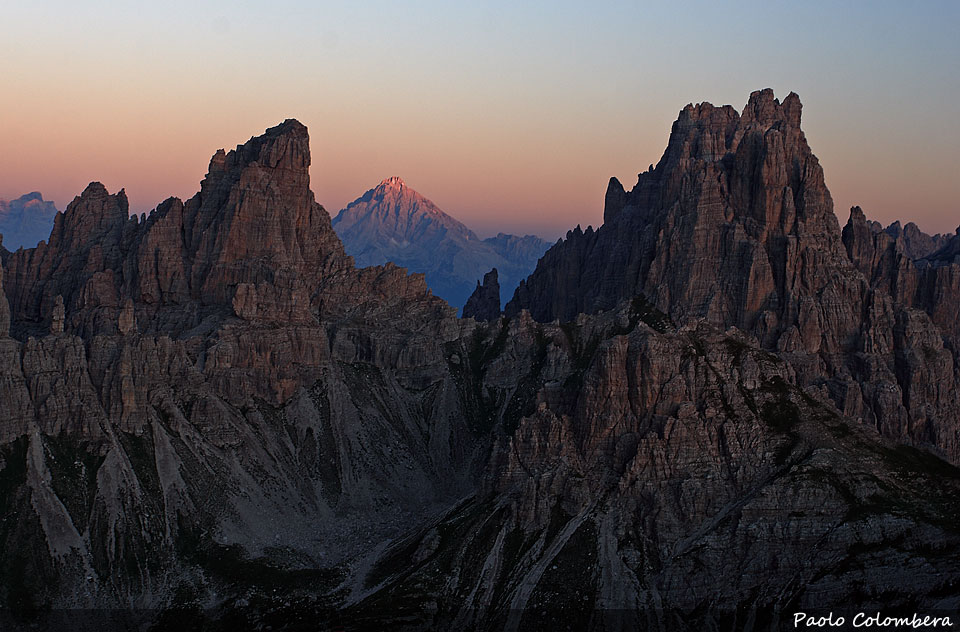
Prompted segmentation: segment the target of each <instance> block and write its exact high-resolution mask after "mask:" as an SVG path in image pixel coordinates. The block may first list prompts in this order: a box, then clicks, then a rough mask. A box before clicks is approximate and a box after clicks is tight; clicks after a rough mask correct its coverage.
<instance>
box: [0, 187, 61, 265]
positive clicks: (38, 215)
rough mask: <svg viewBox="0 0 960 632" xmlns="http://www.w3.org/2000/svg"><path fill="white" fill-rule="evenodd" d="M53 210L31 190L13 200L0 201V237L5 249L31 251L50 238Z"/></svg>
mask: <svg viewBox="0 0 960 632" xmlns="http://www.w3.org/2000/svg"><path fill="white" fill-rule="evenodd" d="M56 214H57V207H56V206H54V205H53V202H47V201H44V199H43V195H41V194H40V193H39V192H37V191H34V192H33V193H27V194H26V195H21V196H20V197H18V198H17V199H15V200H11V201H9V202H8V201H7V200H0V235H3V246H4V248H6V249H7V250H11V251H13V250H16V249H17V248H19V247H21V246H23V247H24V248H33V247H34V246H36V245H37V244H38V243H40V240H41V239H46V238H47V237H49V236H50V229H51V228H53V218H54V216H55V215H56Z"/></svg>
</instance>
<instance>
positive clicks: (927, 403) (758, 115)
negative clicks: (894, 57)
mask: <svg viewBox="0 0 960 632" xmlns="http://www.w3.org/2000/svg"><path fill="white" fill-rule="evenodd" d="M800 113H801V105H800V100H799V98H798V97H797V95H795V94H792V93H791V94H790V95H789V96H788V97H787V98H786V99H785V100H784V101H783V103H780V102H779V101H778V100H777V99H775V98H774V95H773V92H772V91H771V90H763V91H759V92H755V93H753V94H752V95H751V96H750V99H749V102H748V103H747V105H746V107H745V108H744V110H743V112H742V113H739V114H738V113H737V111H736V110H734V109H733V108H732V107H730V106H724V107H720V108H717V107H714V106H712V105H710V104H709V103H702V104H699V105H696V106H693V105H688V106H687V107H686V108H684V109H683V110H682V111H681V112H680V116H679V118H678V120H677V122H676V123H674V125H673V130H672V132H671V134H670V140H669V142H668V144H667V149H666V151H665V152H664V154H663V157H662V158H661V159H660V162H659V163H658V164H657V166H656V167H655V168H653V169H651V170H649V171H646V172H644V173H642V174H640V176H639V178H638V181H637V184H636V186H634V188H633V189H632V190H631V191H630V192H626V191H624V190H623V188H622V187H621V186H620V184H619V182H617V181H616V180H612V181H611V182H610V185H609V187H608V191H607V196H606V200H605V209H604V225H603V226H602V227H601V228H600V229H599V230H597V231H593V230H590V229H588V230H587V231H586V232H583V231H580V230H579V228H578V229H577V230H576V231H572V232H570V233H568V235H567V239H566V240H565V241H564V242H563V243H561V244H558V245H556V246H554V247H553V248H551V249H550V251H548V252H547V254H546V255H544V257H543V258H542V260H541V262H540V264H539V265H538V266H537V270H536V271H535V272H534V273H533V274H532V275H531V276H530V278H529V279H527V280H526V281H525V282H524V283H521V285H520V287H519V288H518V289H517V291H516V293H515V295H514V297H513V299H512V300H511V301H510V303H509V304H508V305H507V307H506V310H505V311H506V313H507V314H508V315H515V314H517V313H518V312H519V310H521V309H529V310H530V313H531V314H532V315H533V317H534V318H535V319H537V320H540V321H549V320H552V319H554V318H559V319H560V320H572V319H573V318H574V317H575V316H576V314H577V313H579V312H587V313H590V312H596V311H598V310H604V309H610V308H611V307H613V306H614V305H616V304H617V303H618V302H619V301H621V300H624V299H629V298H630V297H633V296H638V295H639V296H644V297H646V298H647V299H649V300H650V301H651V302H652V303H653V304H654V305H655V306H656V307H657V308H658V309H660V310H662V311H663V312H664V313H666V314H668V315H669V316H670V317H671V318H672V319H673V320H674V321H675V322H678V323H683V322H687V321H688V320H690V319H693V318H704V319H706V320H707V322H710V323H711V324H714V325H716V326H719V327H727V326H735V327H737V328H738V329H740V330H742V331H745V332H749V333H750V334H751V335H753V336H755V337H756V338H757V339H758V340H759V342H760V344H761V345H762V346H763V347H764V348H765V349H768V350H771V351H778V352H782V353H784V354H788V355H787V356H786V357H788V358H789V359H790V361H791V362H792V363H793V364H794V366H795V367H796V369H797V371H798V373H799V379H800V382H801V384H803V385H804V386H805V387H816V388H819V389H822V392H823V394H824V395H825V396H829V397H830V398H832V399H833V401H834V402H835V404H836V405H837V406H838V407H839V408H840V410H842V411H844V412H845V414H847V415H850V416H851V417H854V418H860V419H863V421H864V422H866V423H868V424H870V425H873V426H875V427H877V428H878V429H879V430H880V431H881V432H883V433H884V434H887V435H888V436H891V437H895V438H897V439H898V440H904V441H912V442H915V443H918V444H923V445H933V446H936V448H937V449H938V450H940V451H941V452H942V453H943V454H945V455H947V456H948V457H949V458H950V459H952V460H953V461H954V462H958V461H960V422H958V421H957V419H960V407H958V402H960V385H958V380H957V370H956V367H957V366H958V356H957V349H958V347H957V346H956V345H950V344H948V345H946V346H945V344H944V342H945V336H953V335H954V334H953V332H954V331H955V330H956V327H957V324H956V323H957V320H956V317H955V315H953V316H952V320H951V316H950V315H949V314H946V313H943V314H940V315H937V314H936V313H935V312H936V310H937V309H940V310H941V311H943V308H942V307H938V306H939V305H941V303H940V302H939V300H938V299H933V300H928V301H927V302H926V303H924V304H926V305H928V306H929V309H928V310H927V313H926V314H925V313H922V312H918V311H917V310H915V309H913V308H914V307H915V306H919V305H920V303H918V302H917V301H915V300H914V299H913V298H911V296H913V295H915V294H916V292H919V291H923V292H927V295H928V296H930V297H949V296H952V294H951V292H952V291H953V290H952V289H950V288H952V287H954V285H953V284H955V282H956V281H955V274H956V273H955V272H954V271H953V269H952V268H949V267H948V268H946V269H945V270H944V271H941V272H938V273H937V274H936V275H934V276H935V277H936V278H935V279H934V278H933V276H931V277H930V278H928V280H927V281H926V285H924V286H923V287H924V289H923V290H920V289H919V286H918V285H917V283H919V281H916V282H915V281H913V280H912V277H911V276H910V273H904V274H903V275H901V276H897V275H894V276H890V274H888V273H882V274H881V273H880V272H876V273H875V272H874V270H875V268H877V266H881V267H883V266H886V267H885V268H884V269H887V268H889V267H890V266H904V267H905V268H915V267H916V266H915V265H914V263H913V261H912V259H911V258H910V256H909V255H907V254H906V251H905V250H903V249H904V248H906V244H907V242H908V241H909V243H910V244H911V246H910V252H911V254H917V253H920V252H923V251H924V250H926V249H929V248H931V247H935V246H936V245H937V243H939V242H938V240H939V239H940V238H931V239H926V238H924V237H923V236H920V235H917V234H915V233H914V232H913V230H912V229H911V231H910V232H911V236H910V237H906V236H904V235H906V231H904V235H901V237H898V238H896V239H894V238H891V237H890V235H889V234H888V233H887V232H885V231H878V230H876V227H872V226H868V225H866V224H865V223H863V222H861V223H859V224H858V225H857V227H855V230H856V235H857V236H856V237H854V236H853V233H852V232H851V233H850V235H851V237H850V238H849V239H848V238H846V237H844V239H843V241H842V240H841V233H840V229H839V225H838V223H837V220H836V216H835V215H834V213H833V203H832V200H831V198H830V193H829V191H828V190H827V188H826V186H825V184H824V179H823V171H822V169H821V168H820V164H819V162H818V161H817V159H816V157H815V156H814V155H813V153H812V152H811V150H810V147H809V146H808V145H807V141H806V137H805V136H804V134H803V131H802V130H801V128H800ZM850 230H851V231H852V230H854V228H851V229H850ZM851 240H852V241H851ZM874 241H876V242H877V244H880V243H881V242H882V243H883V244H886V243H888V242H889V243H893V242H897V243H900V244H901V246H900V248H901V250H902V251H903V254H902V257H901V259H899V260H897V261H894V260H893V259H890V258H889V257H888V258H887V259H885V260H884V261H885V263H882V262H880V259H882V258H883V257H882V256H881V251H884V247H885V246H882V245H877V246H874V245H873V243H874ZM854 242H855V243H854ZM845 244H846V248H845ZM927 256H930V257H933V256H934V255H927ZM875 274H881V276H884V275H886V276H884V278H885V279H886V281H885V282H884V281H883V280H882V279H875V278H874V277H875ZM894 277H895V278H896V279H901V280H899V281H896V280H895V279H894ZM911 284H912V285H911ZM947 321H950V322H947ZM933 384H937V385H938V386H936V387H933V386H932V385H933Z"/></svg>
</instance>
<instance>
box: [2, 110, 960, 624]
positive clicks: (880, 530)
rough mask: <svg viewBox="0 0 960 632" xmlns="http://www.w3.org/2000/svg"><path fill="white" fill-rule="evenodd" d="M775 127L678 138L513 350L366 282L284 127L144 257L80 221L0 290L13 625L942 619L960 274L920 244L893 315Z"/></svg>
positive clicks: (391, 285) (775, 123)
mask: <svg viewBox="0 0 960 632" xmlns="http://www.w3.org/2000/svg"><path fill="white" fill-rule="evenodd" d="M799 112H800V110H799V100H798V99H796V97H795V96H791V97H788V98H787V99H786V100H785V101H784V103H783V104H780V103H778V102H777V101H776V100H775V99H773V95H772V94H770V93H768V92H760V93H755V94H754V95H753V96H752V97H751V100H750V104H749V105H748V107H747V110H746V111H745V112H744V113H743V114H738V113H737V112H735V111H733V110H732V108H713V107H712V106H708V105H700V106H697V107H692V106H691V107H688V108H686V109H685V110H684V111H683V112H682V113H681V117H680V120H679V121H678V122H677V124H676V125H675V126H674V131H673V134H672V135H671V140H670V144H669V148H668V151H667V152H666V154H665V155H664V158H663V160H662V161H661V163H660V165H658V167H657V168H656V169H654V170H653V171H652V172H649V173H648V174H645V175H643V176H641V178H640V184H638V188H635V189H634V190H633V191H632V192H629V193H628V192H626V191H625V190H622V187H621V188H620V189H618V188H617V185H616V183H613V184H612V185H611V192H610V193H608V195H607V205H608V213H607V220H606V221H607V223H606V224H605V226H603V227H601V228H600V229H599V230H598V231H593V230H588V231H587V232H586V233H583V232H582V231H577V232H575V233H572V234H571V236H570V237H569V238H568V239H567V240H566V241H565V242H564V243H563V244H561V245H558V246H556V247H555V248H554V249H552V250H551V251H550V253H548V255H547V256H546V257H545V259H544V261H543V262H542V263H541V265H540V267H539V268H538V271H537V272H536V273H534V275H533V276H532V277H531V278H530V279H529V280H528V282H527V283H526V284H524V286H522V287H521V288H520V290H518V293H517V295H516V296H515V298H514V302H513V304H512V305H513V307H512V308H511V309H510V310H508V314H509V315H508V316H506V317H501V316H500V314H499V309H498V306H497V309H496V313H494V303H495V301H494V297H493V294H494V292H493V289H494V288H495V286H497V285H498V282H497V279H496V277H494V276H493V275H492V274H491V275H490V276H489V277H488V278H485V279H484V283H483V284H482V285H480V287H479V288H478V290H477V293H478V307H479V306H485V307H486V308H488V311H489V315H490V317H491V318H490V319H489V320H488V321H486V322H484V321H482V320H478V319H476V318H466V319H462V320H461V319H458V318H457V317H456V313H455V310H454V309H453V308H452V307H450V306H449V305H448V304H447V303H446V302H444V301H443V300H440V299H438V298H437V297H435V296H434V295H433V294H432V293H431V292H430V291H429V290H428V289H427V285H426V284H425V282H424V278H423V275H419V274H413V275H410V274H407V273H406V271H405V270H403V269H402V268H399V267H397V266H395V265H385V266H382V267H372V268H359V269H358V268H356V267H354V264H353V261H352V260H351V258H350V257H349V256H347V255H346V254H345V252H344V249H343V247H342V245H341V243H340V240H339V239H338V238H337V236H336V234H335V233H334V232H333V229H332V226H331V222H330V219H329V216H328V215H327V214H326V212H325V211H324V210H323V208H322V207H320V206H319V205H318V204H317V203H316V202H315V201H314V198H313V195H312V193H311V192H310V190H309V180H308V175H307V167H308V165H309V160H310V158H309V147H308V136H307V130H306V128H304V127H303V126H302V125H300V124H299V123H297V122H296V121H286V122H284V123H283V124H281V125H279V126H277V127H274V128H271V129H269V130H267V131H266V133H265V134H264V135H263V136H260V137H257V138H253V139H251V140H250V141H248V142H247V143H245V144H243V145H240V146H238V147H237V148H236V149H235V150H233V151H230V152H223V151H221V152H217V154H215V155H214V157H213V159H212V160H211V163H210V168H209V173H208V174H207V176H206V178H205V179H204V180H203V183H202V185H201V191H200V193H198V194H197V195H196V196H194V197H193V198H191V199H190V200H188V201H187V202H181V201H179V200H176V199H170V200H167V201H166V202H164V203H163V204H161V205H160V206H159V207H158V208H157V209H156V210H155V211H154V212H153V213H151V214H150V216H149V217H147V218H146V219H145V220H144V221H139V220H138V219H135V218H133V219H131V218H128V217H127V206H126V198H125V196H124V195H123V192H122V191H121V192H118V193H115V194H110V193H109V192H108V191H106V189H105V188H104V187H103V186H102V185H98V184H96V183H94V184H91V185H90V186H89V187H88V188H87V189H86V190H85V191H84V192H83V194H82V195H81V196H79V197H78V198H77V199H76V200H74V202H73V203H71V205H70V206H69V207H68V208H67V210H66V211H65V213H64V214H63V215H61V216H58V218H57V221H56V224H55V226H54V230H53V233H52V234H51V237H50V241H49V243H46V244H44V245H42V246H40V247H38V248H36V249H30V250H24V251H21V252H18V253H13V254H10V255H7V256H6V258H5V259H4V261H3V267H2V273H0V278H2V283H3V286H2V288H3V293H2V295H0V507H2V509H3V511H2V512H0V515H2V516H3V518H2V519H0V622H4V621H5V620H4V619H3V618H2V617H4V616H7V615H6V613H7V612H8V609H13V610H15V611H17V612H25V611H29V612H33V613H34V615H33V616H35V617H41V618H42V617H52V616H55V614H56V612H57V610H56V609H57V608H77V607H81V608H94V607H97V608H121V609H123V610H122V612H121V613H120V614H119V615H118V616H128V617H130V618H134V619H136V618H137V617H146V618H147V619H148V620H147V621H146V623H150V622H151V621H153V622H155V618H156V617H159V616H174V615H175V614H176V613H178V612H179V613H181V614H182V613H183V612H190V613H194V615H196V616H197V617H201V618H207V619H222V621H220V622H218V624H223V623H224V622H225V621H231V620H232V619H231V617H242V618H243V620H244V621H259V622H264V624H265V625H266V624H268V622H269V625H271V626H274V627H278V626H279V627H283V626H284V625H293V624H295V623H296V622H298V621H304V620H309V621H319V622H324V621H333V622H336V623H337V624H338V625H342V624H345V623H349V624H356V625H357V626H367V627H372V628H376V629H387V628H393V627H397V626H402V625H406V626H407V628H408V629H491V630H492V629H528V628H531V627H536V626H547V627H548V628H552V627H558V626H560V625H562V626H572V627H574V628H577V629H579V628H588V629H589V628H593V629H621V628H623V627H627V628H630V627H634V628H637V627H639V628H645V627H658V626H659V627H660V628H661V629H671V628H673V627H678V626H679V627H684V626H686V627H694V628H701V627H704V626H706V625H708V624H710V623H711V622H712V623H717V622H719V624H720V625H723V626H725V627H727V628H733V629H736V628H738V627H741V626H739V622H740V621H741V620H742V617H744V616H748V617H749V618H750V620H751V621H754V622H755V623H756V622H759V623H756V625H755V627H756V628H757V629H772V628H774V627H775V625H776V622H777V617H778V616H779V615H778V614H777V613H778V612H786V611H792V610H791V609H793V608H796V609H802V608H811V607H823V608H829V607H834V606H836V607H840V606H841V605H843V606H849V605H851V604H857V605H862V606H863V607H875V606H879V605H881V604H880V600H882V605H883V606H884V607H908V606H909V607H912V608H924V607H928V608H932V607H939V608H951V607H955V605H951V604H953V602H949V599H952V598H953V597H952V595H954V594H955V590H953V588H954V587H955V586H956V583H957V581H958V580H960V562H958V560H960V534H958V532H957V529H956V524H955V520H954V516H956V515H958V514H960V506H958V500H957V499H960V472H958V470H957V469H956V468H955V467H954V466H952V465H950V464H949V463H947V462H945V461H943V460H941V459H940V458H938V456H937V454H942V455H945V456H947V457H948V458H954V455H955V445H956V443H955V441H954V442H953V443H951V441H953V439H951V437H955V433H956V430H955V425H951V424H955V422H956V419H957V417H956V416H954V417H952V418H951V417H949V415H948V414H947V413H948V412H949V411H950V410H951V409H950V407H951V406H953V407H956V405H957V396H956V382H955V379H956V378H955V373H956V371H955V369H954V368H953V367H954V366H955V356H954V354H955V353H956V351H955V349H956V346H955V344H954V343H953V342H952V339H951V338H950V336H951V335H953V334H951V333H950V330H949V327H948V326H947V325H942V326H941V323H943V322H944V320H943V319H944V318H945V315H943V314H942V313H939V312H937V309H938V307H937V305H938V304H937V303H936V302H930V303H925V302H923V301H925V300H926V299H925V298H923V297H924V296H926V295H925V294H924V293H923V292H924V290H922V288H924V287H933V288H947V289H942V290H941V289H937V290H936V291H942V292H947V291H949V288H950V287H952V286H950V285H949V284H950V283H951V281H950V279H951V277H950V276H949V274H950V272H949V271H950V270H953V269H954V268H956V267H957V264H956V263H954V260H953V259H951V256H952V254H953V253H954V250H951V248H953V244H954V242H953V241H948V242H946V243H944V244H943V245H941V246H940V247H939V248H938V249H936V250H934V251H933V252H926V250H929V248H930V247H932V246H931V245H930V244H926V245H922V246H917V245H916V244H918V243H921V242H920V241H918V239H916V238H911V239H913V242H912V243H914V244H915V247H916V248H919V249H920V250H923V251H924V252H922V253H920V256H921V258H920V259H914V258H912V257H910V256H907V259H909V260H910V265H913V266H915V267H916V269H917V270H919V272H916V274H917V275H919V276H917V277H916V278H917V279H918V281H917V283H916V286H915V287H916V290H915V293H911V292H913V291H911V292H907V293H905V294H894V293H893V292H892V291H891V290H890V289H889V288H890V287H893V286H896V287H900V286H901V285H903V286H904V287H906V285H905V282H904V283H901V281H899V280H897V279H899V278H900V277H899V276H896V275H899V274H901V273H902V274H904V275H907V273H906V272H903V271H904V270H912V268H909V267H905V264H903V263H901V262H900V260H899V259H896V258H895V257H894V258H893V259H891V255H889V254H884V253H887V251H888V250H889V244H887V242H884V241H882V239H881V238H880V237H878V236H877V235H876V231H872V229H870V228H869V227H867V229H868V231H871V232H870V234H869V235H868V234H866V233H863V231H862V230H861V228H863V226H861V225H860V224H858V221H860V220H859V218H853V219H852V220H851V221H852V227H851V228H850V231H852V232H850V237H849V238H848V235H847V233H844V237H843V240H842V241H841V236H840V232H839V227H838V225H837V222H836V219H835V218H833V215H832V211H831V209H830V202H829V195H828V194H827V193H826V189H825V188H823V185H822V173H821V172H820V170H819V167H818V166H817V163H816V159H815V158H814V157H813V156H812V154H810V153H809V149H808V148H807V147H806V143H805V141H804V140H803V136H802V132H800V131H799ZM704 174H708V175H709V177H707V175H704ZM718 177H719V182H718V180H717V178H718ZM391 186H393V185H391ZM860 223H861V224H862V222H860ZM612 226H618V227H619V229H618V230H616V231H613V230H611V227H612ZM850 226H851V225H848V227H850ZM634 229H636V230H634ZM651 231H652V232H651ZM861 233H862V234H861ZM915 237H916V236H915ZM683 239H688V240H693V241H692V242H689V243H688V242H685V241H683ZM890 239H894V240H896V239H898V238H896V237H891V238H890ZM697 240H699V241H697ZM924 243H925V242H924ZM694 244H699V247H695V246H694ZM885 244H886V245H885ZM912 247H914V246H912ZM897 252H898V251H897V246H895V247H894V253H893V254H897ZM913 254H918V251H914V252H913ZM886 261H896V262H897V263H896V265H895V266H893V267H890V266H888V265H887V264H886V263H883V262H886ZM921 261H925V262H926V263H921ZM631 266H632V267H631ZM691 266H693V268H692V269H691ZM561 270H562V271H563V273H562V274H561V272H560V271H561ZM736 270H739V271H740V274H739V275H737V274H735V271H736ZM929 270H940V271H943V272H937V273H936V274H937V275H944V276H935V277H931V278H934V279H935V280H934V281H929V280H925V279H928V277H927V276H925V275H928V274H933V273H931V272H929ZM868 272H869V274H868ZM910 274H913V273H910ZM674 275H676V276H674ZM631 278H632V281H629V280H630V279H631ZM903 278H907V276H904V277H903ZM563 279H572V281H571V285H562V284H560V281H562V280H563ZM651 279H652V280H651ZM654 280H657V281H656V283H654ZM628 281H629V283H628ZM474 283H475V281H474ZM648 284H652V285H648ZM924 284H929V285H924ZM661 286H662V287H661ZM911 287H913V286H911ZM524 292H526V294H524ZM607 293H609V294H607ZM908 296H914V299H910V300H911V301H913V302H909V301H908V300H907V298H905V297H908ZM532 297H539V298H538V299H537V300H538V301H540V300H542V301H543V303H540V302H536V303H526V304H524V303H523V302H524V301H531V300H533V299H532ZM481 298H482V300H480V299H481ZM566 301H569V302H571V304H572V305H573V307H568V306H567V304H566ZM591 301H592V302H591ZM497 302H498V301H497ZM588 304H589V307H587V305H588ZM521 307H523V308H524V309H520V308H521ZM596 310H600V311H598V312H597V313H593V314H585V313H580V312H584V311H596ZM554 318H556V320H554ZM548 320H549V322H546V321H548ZM922 415H925V416H922ZM951 433H954V434H951ZM905 444H914V445H915V446H919V447H920V448H922V449H918V448H917V447H911V446H910V445H905ZM931 452H932V453H931ZM945 600H947V601H945ZM38 608H39V609H41V611H40V612H38V611H37V609H38ZM47 608H52V609H53V610H52V611H49V610H44V609H47ZM100 612H104V610H100ZM112 612H114V613H116V611H112ZM45 613H46V614H45ZM123 613H127V614H123ZM744 613H746V614H744ZM18 616H19V615H18ZM304 617H308V618H307V619H305V618H304ZM167 622H168V623H169V620H167ZM134 623H136V624H138V625H140V624H142V623H144V621H139V620H137V621H134ZM783 627H784V626H783V625H782V624H781V625H780V627H779V629H782V628H783Z"/></svg>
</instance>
